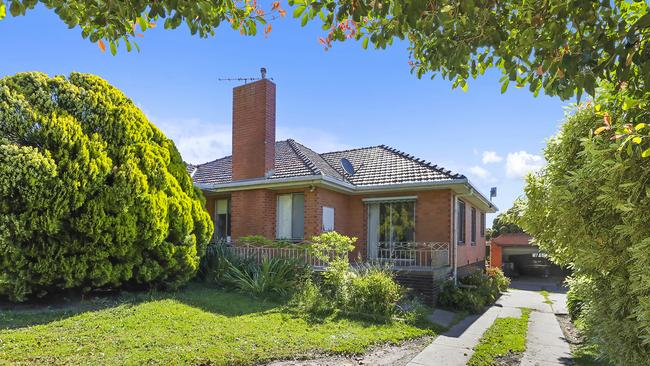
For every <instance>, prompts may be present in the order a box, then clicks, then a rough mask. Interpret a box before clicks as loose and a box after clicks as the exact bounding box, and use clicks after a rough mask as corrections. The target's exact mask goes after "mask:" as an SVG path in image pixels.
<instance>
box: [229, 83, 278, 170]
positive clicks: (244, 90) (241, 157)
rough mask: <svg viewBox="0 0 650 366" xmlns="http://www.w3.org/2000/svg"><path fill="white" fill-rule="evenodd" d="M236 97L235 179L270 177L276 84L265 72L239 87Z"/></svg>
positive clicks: (234, 102) (234, 91)
mask: <svg viewBox="0 0 650 366" xmlns="http://www.w3.org/2000/svg"><path fill="white" fill-rule="evenodd" d="M264 71H265V70H264ZM232 97H233V98H232V179H233V180H240V179H253V178H263V177H266V176H269V175H271V174H272V173H273V167H274V165H275V84H274V83H273V82H272V81H271V80H269V79H266V78H265V75H264V72H263V73H262V79H260V80H258V81H255V82H253V83H249V84H244V85H240V86H238V87H235V88H234V89H233V91H232Z"/></svg>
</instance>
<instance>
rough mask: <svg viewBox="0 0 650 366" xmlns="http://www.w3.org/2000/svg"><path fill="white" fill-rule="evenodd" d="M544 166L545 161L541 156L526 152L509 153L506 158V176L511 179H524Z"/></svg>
mask: <svg viewBox="0 0 650 366" xmlns="http://www.w3.org/2000/svg"><path fill="white" fill-rule="evenodd" d="M542 166H544V159H543V158H542V157H541V156H539V155H533V154H529V153H527V152H526V151H523V150H522V151H517V152H512V153H508V156H507V157H506V175H507V176H508V177H511V178H522V177H524V176H525V175H526V174H528V173H529V172H535V171H537V170H539V169H540V168H541V167H542Z"/></svg>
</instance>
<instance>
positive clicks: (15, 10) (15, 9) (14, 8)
mask: <svg viewBox="0 0 650 366" xmlns="http://www.w3.org/2000/svg"><path fill="white" fill-rule="evenodd" d="M21 9H22V5H21V4H20V1H16V0H14V1H12V2H11V5H9V13H11V16H14V17H16V16H18V15H20V12H21V11H22V10H21Z"/></svg>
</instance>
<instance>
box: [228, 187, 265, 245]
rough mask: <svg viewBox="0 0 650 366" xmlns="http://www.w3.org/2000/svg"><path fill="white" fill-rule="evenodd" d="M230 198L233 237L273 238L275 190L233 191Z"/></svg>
mask: <svg viewBox="0 0 650 366" xmlns="http://www.w3.org/2000/svg"><path fill="white" fill-rule="evenodd" d="M231 199H232V201H231V203H230V213H231V231H232V237H233V239H237V238H239V237H242V236H247V235H264V236H265V237H267V238H272V239H274V238H275V206H276V198H275V192H273V191H270V190H268V189H254V190H250V191H235V192H232V195H231Z"/></svg>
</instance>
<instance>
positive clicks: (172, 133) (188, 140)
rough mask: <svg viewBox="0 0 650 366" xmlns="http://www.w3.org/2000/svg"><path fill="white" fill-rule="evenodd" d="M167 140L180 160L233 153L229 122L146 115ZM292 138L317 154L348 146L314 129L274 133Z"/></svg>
mask: <svg viewBox="0 0 650 366" xmlns="http://www.w3.org/2000/svg"><path fill="white" fill-rule="evenodd" d="M148 118H149V120H150V121H151V122H153V123H154V124H155V125H156V126H157V127H158V128H160V129H161V130H162V131H163V132H164V133H165V135H166V136H167V137H169V138H170V139H172V140H174V143H175V144H176V148H177V149H178V151H180V153H181V156H182V157H183V160H184V161H186V162H188V163H193V164H200V163H205V162H207V161H211V160H214V159H218V158H221V157H224V156H228V155H230V154H231V152H232V125H231V123H230V122H228V123H223V122H207V121H203V120H201V119H198V118H191V119H181V120H159V119H157V118H156V117H155V116H148ZM289 138H291V139H294V140H296V141H298V142H300V143H301V144H304V145H305V146H307V147H309V148H311V149H313V150H315V151H316V152H319V153H322V152H328V151H337V150H345V149H349V148H350V147H349V146H348V145H346V144H343V143H342V142H340V141H339V139H338V137H336V136H335V135H333V134H330V133H328V132H323V131H321V130H318V129H314V128H293V129H289V128H283V127H279V128H278V129H277V130H276V140H278V141H280V140H286V139H289Z"/></svg>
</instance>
